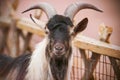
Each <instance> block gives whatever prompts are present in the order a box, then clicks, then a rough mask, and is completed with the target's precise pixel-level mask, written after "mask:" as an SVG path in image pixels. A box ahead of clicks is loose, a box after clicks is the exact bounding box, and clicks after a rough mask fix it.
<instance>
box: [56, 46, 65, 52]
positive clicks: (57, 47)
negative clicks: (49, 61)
mask: <svg viewBox="0 0 120 80" xmlns="http://www.w3.org/2000/svg"><path fill="white" fill-rule="evenodd" d="M55 49H56V50H59V51H61V50H63V47H62V46H55Z"/></svg>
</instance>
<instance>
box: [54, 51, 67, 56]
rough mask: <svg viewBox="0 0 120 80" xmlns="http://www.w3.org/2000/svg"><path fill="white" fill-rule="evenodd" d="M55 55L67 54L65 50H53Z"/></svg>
mask: <svg viewBox="0 0 120 80" xmlns="http://www.w3.org/2000/svg"><path fill="white" fill-rule="evenodd" d="M53 54H54V56H56V57H61V56H63V55H64V54H65V51H53Z"/></svg>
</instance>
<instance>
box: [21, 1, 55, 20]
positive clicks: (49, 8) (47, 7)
mask: <svg viewBox="0 0 120 80" xmlns="http://www.w3.org/2000/svg"><path fill="white" fill-rule="evenodd" d="M33 9H42V10H43V11H44V12H45V13H46V14H47V17H48V19H50V18H52V17H53V16H54V15H56V13H57V12H56V10H55V9H54V8H53V7H52V6H51V5H50V4H48V3H44V2H43V3H39V4H36V5H33V6H32V7H30V8H28V9H27V10H25V11H23V12H22V13H25V12H27V11H30V10H33Z"/></svg>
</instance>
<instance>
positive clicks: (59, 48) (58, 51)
mask: <svg viewBox="0 0 120 80" xmlns="http://www.w3.org/2000/svg"><path fill="white" fill-rule="evenodd" d="M53 52H54V54H55V55H56V56H61V55H63V54H64V53H65V46H64V45H63V44H62V43H56V44H55V45H54V47H53Z"/></svg>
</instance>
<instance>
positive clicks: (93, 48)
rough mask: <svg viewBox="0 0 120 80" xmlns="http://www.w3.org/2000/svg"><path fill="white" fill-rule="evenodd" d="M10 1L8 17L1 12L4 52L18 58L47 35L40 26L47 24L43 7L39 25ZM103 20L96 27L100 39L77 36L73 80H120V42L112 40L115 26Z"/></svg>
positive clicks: (38, 13)
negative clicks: (21, 15)
mask: <svg viewBox="0 0 120 80" xmlns="http://www.w3.org/2000/svg"><path fill="white" fill-rule="evenodd" d="M74 1H75V0H74ZM6 3H7V6H8V7H7V8H9V11H8V14H6V15H7V16H3V15H2V12H1V11H0V54H6V55H9V56H11V57H17V56H19V55H21V54H23V53H29V52H32V51H33V50H34V47H35V44H36V43H37V42H39V41H41V40H42V39H43V38H44V36H45V32H44V31H43V30H42V29H40V28H39V27H38V26H45V24H46V21H42V19H41V18H43V16H44V13H43V12H42V11H41V10H34V11H33V15H34V17H35V18H37V19H39V25H36V24H35V23H34V22H32V20H31V19H30V18H29V17H18V15H16V14H17V13H18V12H17V9H19V8H17V7H18V6H19V3H20V2H19V0H12V1H9V0H6ZM2 8H3V6H2ZM21 12H22V11H21ZM101 14H102V13H101ZM28 15H29V14H28ZM88 19H89V17H88ZM94 21H95V20H94ZM76 22H77V21H75V24H76ZM101 23H102V22H101ZM101 23H99V26H96V27H97V29H98V32H97V33H94V34H96V35H97V37H98V39H94V38H92V37H88V36H85V35H84V34H79V35H77V36H76V38H75V39H74V41H73V43H74V46H75V47H76V48H77V49H74V50H73V51H74V58H73V65H72V72H70V73H71V80H120V46H119V45H120V44H119V45H114V44H113V43H111V38H113V37H111V36H112V34H113V33H114V28H112V27H109V26H108V25H109V24H108V23H107V24H106V23H105V24H103V23H102V24H101ZM93 24H94V23H93ZM119 26H120V25H119ZM92 30H93V29H92ZM83 32H84V31H83ZM38 39H39V40H38ZM118 39H119V38H118Z"/></svg>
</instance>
